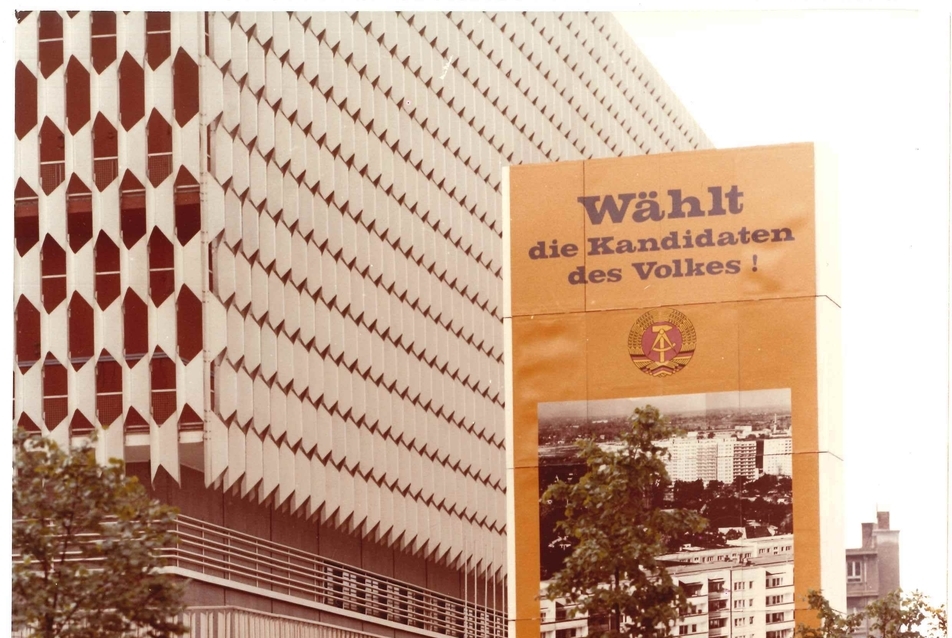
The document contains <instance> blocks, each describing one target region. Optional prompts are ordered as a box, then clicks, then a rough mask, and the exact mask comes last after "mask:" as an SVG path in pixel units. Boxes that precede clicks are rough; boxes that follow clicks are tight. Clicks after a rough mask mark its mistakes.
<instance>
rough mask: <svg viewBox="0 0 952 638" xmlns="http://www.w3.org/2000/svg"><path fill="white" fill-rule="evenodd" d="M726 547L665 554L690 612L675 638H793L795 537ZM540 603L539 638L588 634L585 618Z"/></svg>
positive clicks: (554, 603) (676, 629)
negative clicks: (679, 637) (684, 637)
mask: <svg viewBox="0 0 952 638" xmlns="http://www.w3.org/2000/svg"><path fill="white" fill-rule="evenodd" d="M729 544H730V547H727V548H718V549H699V550H695V551H682V552H677V553H674V554H667V555H665V556H662V557H661V559H662V560H663V561H664V562H665V563H667V564H668V567H667V569H668V573H669V574H671V577H672V578H673V579H674V580H675V582H677V583H678V584H680V585H681V587H683V588H684V591H685V593H686V595H687V597H688V605H689V610H688V613H687V614H685V615H683V616H681V617H680V618H679V619H678V621H677V623H676V625H675V627H674V629H673V633H672V635H673V636H689V637H690V638H793V630H794V617H793V613H794V598H793V535H792V534H784V535H778V536H772V537H766V538H755V539H743V540H737V541H729ZM569 610H570V607H567V606H566V605H564V604H562V603H560V602H559V601H550V600H546V599H545V598H543V599H542V605H541V615H542V638H582V637H584V636H589V635H591V631H590V629H591V628H590V627H589V624H588V619H586V618H573V617H572V616H571V614H570V613H569Z"/></svg>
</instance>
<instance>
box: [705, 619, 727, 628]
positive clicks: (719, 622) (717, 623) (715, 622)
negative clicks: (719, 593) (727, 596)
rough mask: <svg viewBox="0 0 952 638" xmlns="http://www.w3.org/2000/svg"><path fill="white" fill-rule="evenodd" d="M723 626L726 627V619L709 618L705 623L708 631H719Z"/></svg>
mask: <svg viewBox="0 0 952 638" xmlns="http://www.w3.org/2000/svg"><path fill="white" fill-rule="evenodd" d="M725 625H727V618H711V619H710V620H709V621H708V623H707V626H708V627H709V628H710V629H720V628H721V627H724V626H725Z"/></svg>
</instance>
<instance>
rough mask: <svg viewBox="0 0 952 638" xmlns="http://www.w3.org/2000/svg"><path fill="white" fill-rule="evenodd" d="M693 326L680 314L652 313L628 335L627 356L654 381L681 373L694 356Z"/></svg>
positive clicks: (639, 318) (664, 311)
mask: <svg viewBox="0 0 952 638" xmlns="http://www.w3.org/2000/svg"><path fill="white" fill-rule="evenodd" d="M696 344H697V335H696V334H695V332H694V325H693V324H692V323H691V321H690V320H689V319H688V318H687V316H686V315H685V314H684V313H683V312H680V311H678V310H672V309H670V308H661V309H659V310H649V311H648V312H646V313H645V314H643V315H641V316H640V317H638V320H637V321H635V323H634V325H633V326H632V327H631V330H630V331H629V332H628V354H629V355H631V361H632V363H634V364H635V365H636V366H638V369H639V370H641V371H642V372H644V373H645V374H650V375H651V376H653V377H667V376H670V375H672V374H675V373H676V372H679V371H681V369H682V368H684V366H686V365H687V364H688V362H690V361H691V357H693V356H694V347H695V345H696Z"/></svg>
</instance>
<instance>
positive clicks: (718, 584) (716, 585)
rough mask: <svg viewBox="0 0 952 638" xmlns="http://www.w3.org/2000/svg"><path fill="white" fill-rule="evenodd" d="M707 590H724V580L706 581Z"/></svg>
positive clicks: (716, 591)
mask: <svg viewBox="0 0 952 638" xmlns="http://www.w3.org/2000/svg"><path fill="white" fill-rule="evenodd" d="M707 591H708V592H709V593H711V594H716V593H718V592H722V591H724V581H723V580H709V581H707Z"/></svg>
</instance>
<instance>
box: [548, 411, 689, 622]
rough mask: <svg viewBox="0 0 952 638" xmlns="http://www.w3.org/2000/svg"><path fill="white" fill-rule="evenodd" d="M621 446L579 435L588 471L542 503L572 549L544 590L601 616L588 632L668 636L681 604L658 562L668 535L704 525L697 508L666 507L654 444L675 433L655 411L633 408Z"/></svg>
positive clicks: (556, 487)
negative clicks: (602, 625)
mask: <svg viewBox="0 0 952 638" xmlns="http://www.w3.org/2000/svg"><path fill="white" fill-rule="evenodd" d="M629 425H630V427H628V428H626V429H625V430H624V431H623V432H622V434H621V440H620V445H618V446H612V447H611V448H609V447H608V446H604V445H599V444H598V443H597V442H596V441H595V440H593V439H583V440H580V441H579V442H578V445H579V457H580V459H581V460H583V461H584V462H585V466H586V469H587V472H586V473H585V474H584V475H582V476H581V477H580V478H579V480H578V482H577V483H569V482H565V481H561V480H560V481H557V482H555V483H553V484H552V485H550V486H549V488H548V489H547V490H546V492H545V494H544V495H543V497H542V499H543V502H548V501H552V502H555V503H561V504H563V505H564V508H565V517H564V518H563V519H562V520H561V521H559V523H558V529H559V531H560V532H561V533H562V534H563V535H564V536H566V537H568V538H570V539H572V540H573V541H574V545H575V546H574V550H573V552H572V553H571V554H570V555H569V556H568V558H567V559H566V560H565V563H564V565H563V568H562V569H561V570H560V571H559V572H558V573H556V574H555V575H554V576H553V578H552V579H551V580H550V582H549V587H548V590H547V593H546V595H547V596H548V597H549V598H550V599H553V600H554V599H558V598H564V599H565V600H567V601H568V602H569V603H570V604H572V605H574V606H575V608H576V610H577V611H578V612H581V613H584V614H587V615H588V616H589V617H590V618H607V619H609V620H610V628H609V629H608V630H607V631H605V632H603V633H601V634H594V635H601V636H631V637H633V636H639V637H640V638H655V637H662V636H667V635H668V633H669V631H670V628H671V626H672V624H673V623H674V621H675V620H676V619H677V617H678V615H679V614H680V613H682V612H684V611H686V610H687V600H686V598H685V595H684V592H683V591H681V588H680V587H679V586H678V585H677V584H676V583H675V582H673V580H672V578H671V576H670V575H669V574H668V573H667V571H666V570H665V569H664V567H663V566H662V565H661V564H660V563H659V562H658V560H657V557H658V556H659V555H661V554H664V553H665V551H666V544H667V541H668V540H669V539H670V538H673V537H678V536H683V535H685V534H689V533H692V532H695V533H696V532H700V531H701V530H702V529H704V527H705V525H706V521H704V519H702V518H701V517H700V515H698V514H697V513H696V512H691V511H687V510H682V509H665V508H664V503H663V501H664V495H665V492H666V490H667V489H668V487H669V486H670V484H671V480H670V478H669V477H668V473H667V470H666V469H665V465H664V459H665V457H666V455H667V450H666V449H665V448H662V447H660V446H658V445H657V444H656V442H657V441H659V440H662V439H667V438H670V437H672V436H674V435H675V434H676V432H675V430H674V429H673V428H671V427H670V426H669V425H668V423H667V421H666V420H665V419H664V418H662V417H661V415H660V414H659V412H658V410H657V409H656V408H654V407H651V406H647V407H645V408H644V409H641V408H639V409H637V410H635V413H634V415H633V416H632V418H631V420H630V423H629Z"/></svg>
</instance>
